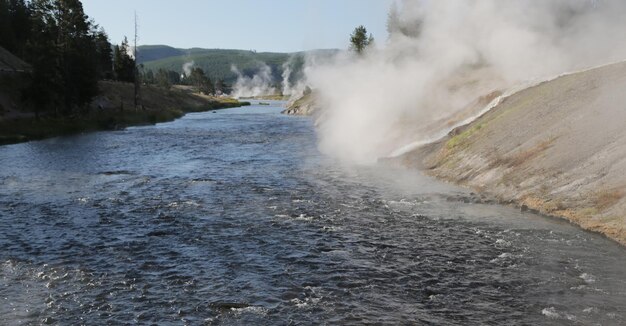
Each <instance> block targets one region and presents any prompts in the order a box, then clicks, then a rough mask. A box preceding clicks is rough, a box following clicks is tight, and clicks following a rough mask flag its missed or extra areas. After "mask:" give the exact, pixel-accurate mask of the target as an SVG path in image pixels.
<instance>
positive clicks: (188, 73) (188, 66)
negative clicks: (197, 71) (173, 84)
mask: <svg viewBox="0 0 626 326" xmlns="http://www.w3.org/2000/svg"><path fill="white" fill-rule="evenodd" d="M195 65H196V62H195V61H193V60H192V61H189V62H185V64H184V65H183V73H184V74H185V77H189V76H191V70H192V69H193V66H195Z"/></svg>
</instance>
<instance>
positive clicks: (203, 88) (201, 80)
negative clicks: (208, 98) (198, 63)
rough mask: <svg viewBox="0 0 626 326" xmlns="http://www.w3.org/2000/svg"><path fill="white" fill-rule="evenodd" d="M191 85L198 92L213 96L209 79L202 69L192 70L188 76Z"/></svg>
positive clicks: (212, 87)
mask: <svg viewBox="0 0 626 326" xmlns="http://www.w3.org/2000/svg"><path fill="white" fill-rule="evenodd" d="M189 80H190V82H191V85H193V86H195V87H196V89H198V91H199V92H202V93H204V94H207V95H210V94H215V87H214V86H213V82H212V81H211V79H209V77H207V76H206V75H205V74H204V70H202V68H193V69H192V70H191V74H190V75H189Z"/></svg>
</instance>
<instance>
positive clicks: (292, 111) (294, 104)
mask: <svg viewBox="0 0 626 326" xmlns="http://www.w3.org/2000/svg"><path fill="white" fill-rule="evenodd" d="M319 111H320V109H319V104H318V101H317V97H316V96H315V95H314V93H313V92H311V91H309V92H305V93H304V94H303V95H302V96H300V97H298V98H295V99H293V100H291V101H289V102H288V103H287V105H286V108H285V110H284V111H283V114H289V115H302V116H312V115H316V114H317V113H319Z"/></svg>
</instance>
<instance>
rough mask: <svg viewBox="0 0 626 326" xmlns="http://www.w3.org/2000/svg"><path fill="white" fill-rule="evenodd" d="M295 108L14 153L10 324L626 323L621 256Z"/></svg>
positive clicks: (5, 307)
mask: <svg viewBox="0 0 626 326" xmlns="http://www.w3.org/2000/svg"><path fill="white" fill-rule="evenodd" d="M279 104H280V103H278V102H272V105H270V106H261V105H253V106H251V107H246V108H237V109H229V110H220V111H215V112H206V113H194V114H189V115H187V116H185V117H183V118H182V119H179V120H177V121H174V122H171V123H164V124H159V125H156V126H148V127H133V128H128V129H126V130H122V131H112V132H97V133H90V134H85V135H77V136H71V137H60V138H54V139H48V140H44V141H36V142H29V143H23V144H17V145H10V146H3V147H0V167H1V168H0V316H2V317H0V318H1V320H0V324H6V325H29V324H34V325H38V324H52V325H81V324H84V325H101V324H103V325H104V324H111V325H117V324H153V323H154V324H159V325H213V324H219V325H300V324H357V325H362V324H389V325H397V324H418V325H420V324H425V325H468V324H473V325H477V324H491V325H497V324H506V325H537V324H545V325H571V324H581V325H619V324H624V323H626V299H625V298H626V276H625V275H626V250H625V249H624V248H623V247H621V246H619V245H617V244H616V243H614V242H612V241H610V240H608V239H606V238H604V237H602V236H600V235H597V234H593V233H589V232H585V231H582V230H580V229H578V228H576V227H574V226H572V225H570V224H568V223H567V222H564V221H560V220H557V219H552V218H545V217H542V216H539V215H535V214H532V213H529V212H520V211H519V210H516V209H513V208H510V207H502V206H497V205H486V204H478V203H474V202H473V201H472V200H469V199H471V198H472V196H471V194H469V193H468V192H467V191H465V190H462V189H459V188H456V187H454V186H451V185H446V184H442V183H440V182H438V181H435V180H432V179H430V178H428V177H425V176H423V175H421V174H420V173H419V172H417V171H410V170H403V169H400V168H391V167H384V166H369V167H368V166H348V165H342V164H340V163H338V162H335V161H334V160H333V159H331V158H328V157H325V156H323V155H321V154H320V153H319V152H318V151H317V148H316V139H315V132H314V129H313V126H312V123H311V121H310V120H309V119H307V118H300V117H290V116H283V115H281V114H280V107H279Z"/></svg>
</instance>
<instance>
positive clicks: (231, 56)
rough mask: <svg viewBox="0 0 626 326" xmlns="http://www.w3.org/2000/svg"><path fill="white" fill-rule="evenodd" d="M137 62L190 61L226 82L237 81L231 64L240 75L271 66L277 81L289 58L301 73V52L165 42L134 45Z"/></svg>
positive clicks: (176, 67) (176, 64)
mask: <svg viewBox="0 0 626 326" xmlns="http://www.w3.org/2000/svg"><path fill="white" fill-rule="evenodd" d="M138 52H139V54H138V57H139V60H138V61H139V63H143V65H144V69H149V70H153V71H156V70H158V69H166V70H173V71H176V72H179V73H182V72H183V65H184V64H185V63H188V62H193V63H194V65H195V66H196V67H200V68H202V69H203V70H204V71H205V72H206V73H207V74H208V75H209V77H211V78H212V79H218V78H222V79H224V80H225V81H226V82H227V83H233V82H235V81H236V80H237V75H236V74H235V73H233V72H232V71H231V66H232V65H235V66H236V67H237V68H238V69H239V70H240V71H241V72H242V73H243V74H244V75H247V76H253V75H254V74H256V73H257V72H258V71H259V68H260V67H261V66H262V64H263V63H264V64H266V65H268V66H269V67H271V68H272V75H273V77H274V80H275V82H276V83H277V84H278V83H280V82H281V81H282V73H283V64H284V63H285V62H287V61H289V60H290V59H291V60H293V62H294V65H293V68H292V69H293V70H294V71H295V75H296V76H298V75H300V74H301V70H302V66H303V64H304V56H305V54H306V53H305V52H297V53H274V52H254V51H246V50H225V49H201V48H192V49H177V48H173V47H169V46H165V45H146V46H140V47H139V48H138ZM317 52H319V53H323V54H328V55H330V54H332V53H336V50H318V51H317Z"/></svg>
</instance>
